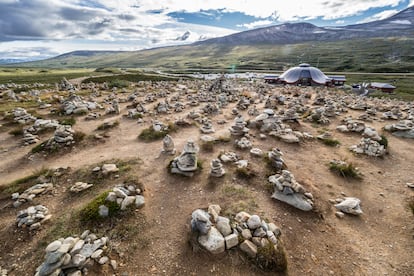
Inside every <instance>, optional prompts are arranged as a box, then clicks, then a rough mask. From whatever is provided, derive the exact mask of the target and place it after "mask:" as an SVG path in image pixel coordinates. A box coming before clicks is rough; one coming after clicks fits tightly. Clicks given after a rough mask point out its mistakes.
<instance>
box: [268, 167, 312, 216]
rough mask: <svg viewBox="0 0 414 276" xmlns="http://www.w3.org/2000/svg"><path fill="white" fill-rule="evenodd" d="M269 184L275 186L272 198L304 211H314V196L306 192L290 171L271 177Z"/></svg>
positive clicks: (283, 171)
mask: <svg viewBox="0 0 414 276" xmlns="http://www.w3.org/2000/svg"><path fill="white" fill-rule="evenodd" d="M269 182H270V183H272V184H273V185H274V193H273V195H272V198H274V199H277V200H280V201H283V202H285V203H287V204H289V205H292V206H293V207H296V208H298V209H300V210H303V211H310V210H312V209H313V204H314V203H313V195H312V194H311V193H309V192H306V191H305V188H304V187H303V186H302V185H300V184H299V183H298V182H297V181H296V179H295V177H294V176H293V174H292V173H291V172H290V171H288V170H282V172H281V174H275V175H271V176H269Z"/></svg>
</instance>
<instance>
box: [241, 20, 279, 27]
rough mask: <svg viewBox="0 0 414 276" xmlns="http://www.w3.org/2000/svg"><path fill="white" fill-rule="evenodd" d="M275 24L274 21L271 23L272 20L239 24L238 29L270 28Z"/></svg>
mask: <svg viewBox="0 0 414 276" xmlns="http://www.w3.org/2000/svg"><path fill="white" fill-rule="evenodd" d="M273 23H274V21H271V20H258V21H254V22H251V23H246V24H239V25H237V27H244V28H247V29H254V28H257V27H264V26H269V25H271V24H273Z"/></svg>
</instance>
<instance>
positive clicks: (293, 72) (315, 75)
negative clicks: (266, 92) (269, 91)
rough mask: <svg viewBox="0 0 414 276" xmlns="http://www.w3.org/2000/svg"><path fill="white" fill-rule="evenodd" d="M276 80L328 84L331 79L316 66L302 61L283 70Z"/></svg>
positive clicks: (304, 83)
mask: <svg viewBox="0 0 414 276" xmlns="http://www.w3.org/2000/svg"><path fill="white" fill-rule="evenodd" d="M278 81H279V82H280V83H284V84H295V85H305V86H312V85H330V84H331V81H332V79H331V78H329V77H328V76H326V75H325V74H324V73H323V72H322V71H321V70H319V69H318V68H316V67H313V66H310V65H309V64H307V63H302V64H299V66H296V67H292V68H290V69H288V70H287V71H285V72H284V73H283V74H282V75H280V76H279V79H278Z"/></svg>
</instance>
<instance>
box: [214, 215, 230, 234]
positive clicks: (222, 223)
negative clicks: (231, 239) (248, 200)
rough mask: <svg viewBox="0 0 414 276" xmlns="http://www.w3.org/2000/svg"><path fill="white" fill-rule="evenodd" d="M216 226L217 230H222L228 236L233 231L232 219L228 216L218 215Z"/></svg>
mask: <svg viewBox="0 0 414 276" xmlns="http://www.w3.org/2000/svg"><path fill="white" fill-rule="evenodd" d="M216 227H217V230H219V231H220V233H221V234H222V235H223V236H224V237H226V236H228V235H230V234H231V233H232V230H231V227H230V220H229V219H228V218H226V217H221V216H219V217H217V221H216Z"/></svg>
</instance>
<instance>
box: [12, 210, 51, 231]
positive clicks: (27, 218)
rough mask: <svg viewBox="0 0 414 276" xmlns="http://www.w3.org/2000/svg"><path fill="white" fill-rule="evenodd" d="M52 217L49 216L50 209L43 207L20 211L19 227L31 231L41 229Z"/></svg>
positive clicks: (18, 215)
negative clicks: (27, 228)
mask: <svg viewBox="0 0 414 276" xmlns="http://www.w3.org/2000/svg"><path fill="white" fill-rule="evenodd" d="M51 217H52V215H50V214H49V209H48V208H47V207H45V206H43V205H36V206H30V207H28V208H27V209H24V210H21V211H19V213H18V214H17V217H16V224H17V227H19V228H20V227H21V228H26V227H29V230H31V231H32V230H36V229H39V228H40V226H41V224H42V223H44V222H46V221H48V220H49V219H50V218H51Z"/></svg>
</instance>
